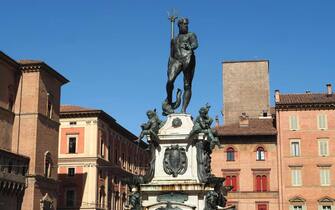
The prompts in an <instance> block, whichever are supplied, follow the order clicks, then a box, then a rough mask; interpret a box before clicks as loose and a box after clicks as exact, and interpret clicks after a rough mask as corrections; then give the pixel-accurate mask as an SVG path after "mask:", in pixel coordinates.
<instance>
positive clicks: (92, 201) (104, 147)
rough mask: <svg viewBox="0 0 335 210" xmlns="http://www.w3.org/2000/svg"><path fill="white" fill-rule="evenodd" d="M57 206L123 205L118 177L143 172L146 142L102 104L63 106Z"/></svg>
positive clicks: (116, 207) (120, 209) (119, 207)
mask: <svg viewBox="0 0 335 210" xmlns="http://www.w3.org/2000/svg"><path fill="white" fill-rule="evenodd" d="M60 122H61V126H60V137H59V145H60V147H59V151H58V152H59V160H58V162H59V168H58V176H59V180H60V181H61V187H60V194H59V207H58V209H112V210H123V209H124V208H123V207H124V204H125V201H126V198H127V193H128V192H127V190H128V189H127V187H126V186H125V185H123V184H121V182H120V180H121V178H123V177H127V176H129V175H131V174H138V175H143V174H144V168H145V166H146V163H148V158H149V157H148V153H147V152H146V151H145V148H146V144H145V143H143V142H141V144H140V145H138V144H137V143H135V140H136V139H137V137H136V136H135V135H134V134H132V133H131V132H129V131H128V130H126V129H125V128H124V127H122V126H121V125H120V124H118V123H117V122H116V120H115V119H114V118H112V117H111V116H110V115H108V114H107V113H105V112H104V111H102V110H96V109H87V108H82V107H78V106H62V107H61V120H60Z"/></svg>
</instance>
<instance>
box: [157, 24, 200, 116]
mask: <svg viewBox="0 0 335 210" xmlns="http://www.w3.org/2000/svg"><path fill="white" fill-rule="evenodd" d="M188 23H189V21H188V19H187V18H181V19H179V21H178V27H179V34H178V36H177V37H176V38H173V39H172V40H171V51H170V52H171V53H170V57H169V62H168V72H167V76H168V80H167V83H166V93H167V97H166V99H165V101H164V102H163V107H162V108H163V115H168V114H171V113H174V110H175V109H177V108H178V106H179V105H180V97H179V98H178V92H179V91H177V101H176V102H174V103H173V102H172V93H173V89H174V82H175V80H176V78H177V77H178V75H179V74H180V73H181V72H183V75H184V93H183V104H182V110H181V111H182V113H186V108H187V106H188V104H189V103H190V100H191V96H192V80H193V75H194V69H195V55H194V50H195V49H197V47H198V39H197V37H196V35H195V33H192V32H189V31H188Z"/></svg>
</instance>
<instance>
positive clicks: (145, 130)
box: [138, 109, 162, 147]
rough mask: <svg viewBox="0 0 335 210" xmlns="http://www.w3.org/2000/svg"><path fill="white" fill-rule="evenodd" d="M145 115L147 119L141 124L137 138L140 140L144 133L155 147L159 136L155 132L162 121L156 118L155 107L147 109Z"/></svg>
mask: <svg viewBox="0 0 335 210" xmlns="http://www.w3.org/2000/svg"><path fill="white" fill-rule="evenodd" d="M147 116H148V119H149V120H148V122H146V123H143V124H142V125H141V128H142V131H141V134H140V136H139V138H138V139H139V141H140V140H141V139H143V137H144V136H145V135H148V136H150V141H151V143H153V144H154V146H155V147H157V146H158V145H159V137H158V135H157V134H158V131H159V129H160V127H161V124H162V121H161V120H160V119H159V118H158V116H157V113H156V109H154V110H149V111H147Z"/></svg>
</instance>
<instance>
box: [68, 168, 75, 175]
mask: <svg viewBox="0 0 335 210" xmlns="http://www.w3.org/2000/svg"><path fill="white" fill-rule="evenodd" d="M74 174H75V169H74V168H68V169H67V175H68V176H74Z"/></svg>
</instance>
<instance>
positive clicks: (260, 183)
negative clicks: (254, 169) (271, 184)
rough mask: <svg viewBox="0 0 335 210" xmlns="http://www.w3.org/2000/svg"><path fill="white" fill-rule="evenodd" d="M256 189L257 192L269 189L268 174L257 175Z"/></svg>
mask: <svg viewBox="0 0 335 210" xmlns="http://www.w3.org/2000/svg"><path fill="white" fill-rule="evenodd" d="M256 191H257V192H266V191H268V179H267V176H266V175H256Z"/></svg>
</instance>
